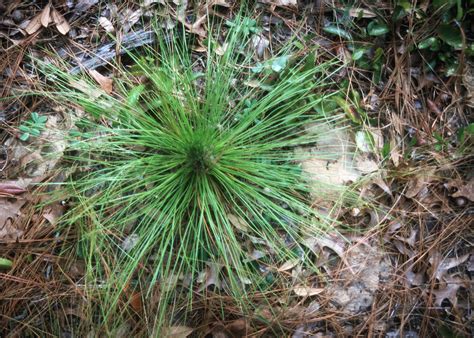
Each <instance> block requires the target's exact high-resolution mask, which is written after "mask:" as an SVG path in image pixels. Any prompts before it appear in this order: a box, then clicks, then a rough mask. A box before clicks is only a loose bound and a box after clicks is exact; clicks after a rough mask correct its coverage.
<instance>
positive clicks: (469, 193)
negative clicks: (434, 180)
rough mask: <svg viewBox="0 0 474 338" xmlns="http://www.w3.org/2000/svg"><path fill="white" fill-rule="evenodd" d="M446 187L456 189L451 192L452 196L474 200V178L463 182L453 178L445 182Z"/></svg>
mask: <svg viewBox="0 0 474 338" xmlns="http://www.w3.org/2000/svg"><path fill="white" fill-rule="evenodd" d="M446 187H447V188H448V189H451V188H456V189H457V191H456V192H455V193H453V194H452V195H451V196H452V197H455V198H456V197H465V198H467V199H468V200H470V201H471V202H474V178H471V180H470V181H469V182H467V183H464V182H462V181H460V180H453V181H451V182H449V183H447V184H446Z"/></svg>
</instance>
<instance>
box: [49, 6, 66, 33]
mask: <svg viewBox="0 0 474 338" xmlns="http://www.w3.org/2000/svg"><path fill="white" fill-rule="evenodd" d="M51 16H52V18H53V21H54V23H55V24H56V28H57V29H58V31H59V33H61V34H62V35H66V34H67V32H69V30H70V29H71V26H69V23H68V22H67V21H66V19H65V18H64V16H62V15H61V13H59V12H58V11H57V10H56V9H54V8H53V10H52V12H51Z"/></svg>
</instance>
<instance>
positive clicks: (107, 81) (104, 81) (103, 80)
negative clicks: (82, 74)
mask: <svg viewBox="0 0 474 338" xmlns="http://www.w3.org/2000/svg"><path fill="white" fill-rule="evenodd" d="M89 74H90V75H91V76H92V77H93V78H94V80H95V81H96V82H97V83H98V84H99V85H100V88H102V89H103V90H104V91H105V92H106V93H107V94H110V93H112V83H113V81H112V79H111V78H109V77H107V76H104V75H102V74H101V73H99V72H98V71H96V70H95V69H90V70H89Z"/></svg>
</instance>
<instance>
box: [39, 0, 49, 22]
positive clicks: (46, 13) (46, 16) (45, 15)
mask: <svg viewBox="0 0 474 338" xmlns="http://www.w3.org/2000/svg"><path fill="white" fill-rule="evenodd" d="M50 14H51V2H50V3H48V4H47V5H46V7H45V8H43V10H42V11H41V16H40V21H41V25H42V26H43V27H48V25H49V23H50V22H51V15H50Z"/></svg>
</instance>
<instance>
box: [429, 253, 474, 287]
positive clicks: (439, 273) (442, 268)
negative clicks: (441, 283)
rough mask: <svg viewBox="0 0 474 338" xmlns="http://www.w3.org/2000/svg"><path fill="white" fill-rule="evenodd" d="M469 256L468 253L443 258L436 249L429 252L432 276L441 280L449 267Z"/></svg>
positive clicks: (465, 259)
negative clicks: (432, 270)
mask: <svg viewBox="0 0 474 338" xmlns="http://www.w3.org/2000/svg"><path fill="white" fill-rule="evenodd" d="M468 258H469V254H465V255H463V256H460V257H453V258H444V259H443V257H442V256H441V254H440V253H439V252H438V251H435V252H433V253H432V254H431V257H430V259H429V262H430V264H431V266H432V267H433V269H434V277H435V278H436V279H437V280H441V279H442V278H443V276H444V275H445V274H446V272H447V271H448V270H449V269H452V268H455V267H457V266H458V265H459V264H462V263H464V262H465V261H467V259H468Z"/></svg>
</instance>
